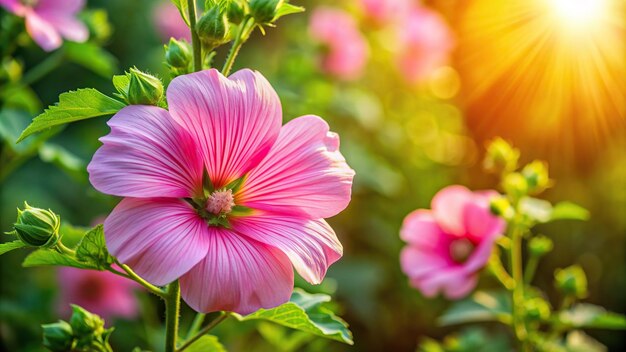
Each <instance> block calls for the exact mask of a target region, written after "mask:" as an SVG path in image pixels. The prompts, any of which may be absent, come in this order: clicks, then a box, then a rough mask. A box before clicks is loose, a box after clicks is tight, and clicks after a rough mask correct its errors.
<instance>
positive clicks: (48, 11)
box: [0, 0, 89, 51]
mask: <svg viewBox="0 0 626 352" xmlns="http://www.w3.org/2000/svg"><path fill="white" fill-rule="evenodd" d="M84 5H85V2H84V0H27V1H26V0H22V1H20V0H0V6H2V7H4V8H5V9H7V11H9V12H11V13H13V14H15V15H17V16H20V17H24V19H25V20H26V31H27V32H28V34H29V35H30V36H31V38H33V40H34V41H35V42H36V43H37V45H39V46H40V47H41V48H42V49H43V50H45V51H52V50H54V49H57V48H58V47H60V46H61V44H62V43H63V39H62V37H63V38H65V39H68V40H71V41H75V42H84V41H85V40H87V38H88V37H89V31H88V30H87V27H86V26H85V24H83V23H82V22H80V21H79V20H78V19H77V18H76V14H77V13H78V12H79V11H80V10H81V9H82V8H83V6H84Z"/></svg>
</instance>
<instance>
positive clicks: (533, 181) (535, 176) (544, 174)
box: [522, 160, 552, 193]
mask: <svg viewBox="0 0 626 352" xmlns="http://www.w3.org/2000/svg"><path fill="white" fill-rule="evenodd" d="M522 175H523V176H524V178H526V182H527V183H528V191H529V192H530V193H541V192H543V191H544V190H545V189H546V188H548V187H550V185H551V184H552V181H551V180H550V178H548V164H546V163H545V162H543V161H539V160H535V161H533V162H532V163H530V164H528V165H526V166H524V168H523V169H522Z"/></svg>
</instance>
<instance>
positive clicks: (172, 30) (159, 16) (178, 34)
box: [153, 1, 191, 42]
mask: <svg viewBox="0 0 626 352" xmlns="http://www.w3.org/2000/svg"><path fill="white" fill-rule="evenodd" d="M153 19H154V23H155V25H156V29H157V31H158V33H159V35H160V36H161V39H163V41H165V42H167V41H169V40H170V38H175V39H185V40H187V41H188V42H191V32H190V30H189V27H188V26H187V24H186V23H185V21H184V20H183V18H182V17H181V16H180V12H179V11H178V9H177V8H176V6H174V4H172V2H171V1H164V2H161V3H160V4H158V5H157V6H156V7H155V8H154V14H153Z"/></svg>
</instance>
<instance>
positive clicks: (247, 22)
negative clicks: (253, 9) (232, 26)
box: [222, 17, 254, 76]
mask: <svg viewBox="0 0 626 352" xmlns="http://www.w3.org/2000/svg"><path fill="white" fill-rule="evenodd" d="M252 30H254V18H252V17H247V18H244V20H243V21H242V22H241V24H240V27H239V30H238V31H237V36H236V37H235V41H234V42H233V45H232V46H231V47H230V51H229V52H228V57H227V58H226V62H224V67H223V68H222V74H223V75H224V76H228V74H229V73H230V70H231V69H232V68H233V64H234V63H235V58H236V57H237V55H238V54H239V50H240V49H241V47H242V46H243V44H244V43H245V42H246V40H248V38H249V37H250V34H251V33H252Z"/></svg>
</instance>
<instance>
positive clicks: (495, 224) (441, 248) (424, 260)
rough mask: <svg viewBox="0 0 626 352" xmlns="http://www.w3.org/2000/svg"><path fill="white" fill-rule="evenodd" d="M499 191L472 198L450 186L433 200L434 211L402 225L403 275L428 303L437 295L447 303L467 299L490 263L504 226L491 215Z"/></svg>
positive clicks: (418, 214)
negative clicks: (427, 298)
mask: <svg viewBox="0 0 626 352" xmlns="http://www.w3.org/2000/svg"><path fill="white" fill-rule="evenodd" d="M494 195H497V193H496V192H495V191H483V192H471V191H470V190H468V189H467V188H465V187H463V186H449V187H446V188H444V189H442V190H441V191H439V192H438V193H437V194H436V195H435V197H434V198H433V200H432V204H431V205H432V210H425V209H418V210H416V211H414V212H412V213H411V214H409V215H408V216H407V217H406V218H405V219H404V224H403V225H402V229H401V230H400V237H401V238H402V239H403V240H404V241H406V242H407V243H408V244H407V246H406V247H405V248H404V249H403V250H402V252H401V253H400V263H401V265H402V270H403V271H404V272H405V273H406V275H407V276H408V277H409V279H410V283H411V285H412V286H413V287H415V288H417V289H418V290H420V291H421V292H422V294H424V296H426V297H434V296H435V295H437V294H438V293H439V292H443V295H444V296H446V297H447V298H449V299H459V298H462V297H464V296H466V295H467V294H468V293H469V292H470V291H471V290H472V289H473V288H474V287H475V286H476V282H477V280H478V271H479V270H480V269H482V268H483V267H484V266H485V265H486V264H487V261H488V260H489V256H490V255H491V250H492V247H493V245H494V241H495V240H496V239H497V238H498V237H499V236H500V235H501V234H502V232H503V231H504V229H505V222H504V220H502V219H501V218H498V217H496V216H495V215H493V214H491V212H490V210H489V199H490V198H491V197H493V196H494Z"/></svg>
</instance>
